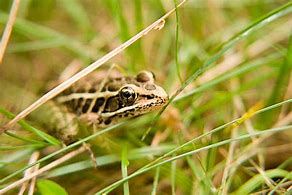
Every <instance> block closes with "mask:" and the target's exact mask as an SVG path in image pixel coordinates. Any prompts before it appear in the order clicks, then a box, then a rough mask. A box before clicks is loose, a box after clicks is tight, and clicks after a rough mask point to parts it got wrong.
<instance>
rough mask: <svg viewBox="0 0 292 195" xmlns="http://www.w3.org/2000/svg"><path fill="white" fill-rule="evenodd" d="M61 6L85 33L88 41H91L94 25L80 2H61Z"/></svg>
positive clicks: (69, 0)
mask: <svg viewBox="0 0 292 195" xmlns="http://www.w3.org/2000/svg"><path fill="white" fill-rule="evenodd" d="M59 2H60V4H61V6H62V7H63V8H64V9H65V11H66V12H67V13H68V14H69V16H70V17H71V18H72V19H73V20H74V22H75V23H76V24H77V26H78V27H79V28H80V29H81V30H82V31H83V34H84V37H85V38H86V40H90V39H91V38H92V36H93V33H94V32H93V29H92V25H91V24H90V20H89V17H88V14H87V11H86V10H85V9H84V7H83V6H82V4H81V3H80V1H77V0H61V1H59Z"/></svg>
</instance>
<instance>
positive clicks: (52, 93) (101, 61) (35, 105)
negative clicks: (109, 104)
mask: <svg viewBox="0 0 292 195" xmlns="http://www.w3.org/2000/svg"><path fill="white" fill-rule="evenodd" d="M185 2H186V0H183V1H182V2H181V3H179V4H178V5H177V8H178V7H180V6H182V5H183V4H184V3H185ZM174 11H175V8H173V9H172V10H170V11H169V12H167V13H166V14H165V15H164V16H162V17H161V18H159V19H158V20H156V21H155V22H154V23H152V24H151V25H149V26H148V27H147V28H145V29H144V30H142V31H140V32H139V33H138V34H136V35H135V36H133V37H132V38H130V39H129V40H128V41H126V42H124V43H123V44H121V45H120V46H118V47H117V48H115V49H114V50H112V51H110V52H109V53H107V54H106V55H104V56H103V57H102V58H100V59H98V60H97V61H95V62H94V63H92V64H90V65H89V66H88V67H86V68H84V69H83V70H81V71H80V72H78V73H77V74H75V75H73V76H72V77H71V78H69V79H68V80H66V81H64V82H63V83H61V84H60V85H58V86H57V87H55V88H54V89H52V90H51V91H49V92H48V93H46V94H45V95H43V96H42V97H41V98H39V99H38V100H36V101H35V102H34V103H32V104H31V105H30V106H28V107H27V108H26V109H24V110H23V111H22V112H20V113H19V114H17V116H16V117H15V118H14V119H13V120H11V121H9V122H8V123H7V124H6V125H5V126H4V127H2V128H1V129H0V134H2V133H3V132H4V131H6V130H8V129H9V128H11V127H12V126H13V125H15V124H16V123H17V122H18V121H19V120H21V119H23V118H24V117H26V116H27V115H28V114H30V113H31V112H32V111H34V110H35V109H37V108H38V107H40V106H41V105H42V104H44V103H45V102H47V101H48V100H50V99H52V98H53V97H55V96H56V95H58V94H59V93H61V92H62V91H64V90H65V89H67V88H68V87H70V86H71V85H72V84H73V83H75V82H77V81H78V80H79V79H81V78H83V77H85V76H86V75H88V74H89V73H91V72H93V71H94V70H95V69H97V68H98V67H100V66H101V65H102V64H104V63H105V62H107V61H108V60H110V59H111V58H113V57H114V56H116V55H117V54H119V53H120V52H122V51H123V50H124V49H126V48H127V47H129V46H130V45H131V44H133V43H134V42H136V41H137V40H138V39H140V38H141V37H143V36H144V35H146V34H147V33H149V32H150V31H151V30H153V29H158V30H159V29H161V28H162V25H163V24H164V22H165V19H166V18H167V17H168V16H170V14H172V13H173V12H174Z"/></svg>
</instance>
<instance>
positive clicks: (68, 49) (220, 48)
mask: <svg viewBox="0 0 292 195" xmlns="http://www.w3.org/2000/svg"><path fill="white" fill-rule="evenodd" d="M7 2H8V1H7ZM42 2H43V1H40V2H38V3H35V4H34V1H31V2H30V3H27V4H26V3H21V4H20V7H19V15H18V18H17V19H16V21H15V24H14V29H13V33H12V34H11V35H10V41H9V42H8V47H7V49H6V50H5V52H6V54H5V56H4V58H3V63H2V64H0V72H1V73H0V74H1V82H0V87H1V89H2V91H1V94H0V95H1V97H2V98H1V99H0V106H1V107H2V108H1V110H0V113H1V118H0V119H1V121H3V122H1V124H6V123H7V122H8V121H9V120H11V118H13V117H14V115H13V114H12V113H18V112H20V111H21V110H23V108H25V107H27V106H28V105H29V104H30V103H32V102H33V101H34V100H33V99H29V98H28V97H30V96H29V95H27V94H28V93H34V94H35V95H37V96H40V95H43V94H38V91H42V90H43V88H44V87H45V86H46V81H48V80H51V79H53V77H55V78H57V77H58V75H60V72H61V70H63V69H65V67H66V66H67V65H68V64H70V62H72V61H74V60H76V59H78V60H81V61H82V64H84V65H87V64H90V62H91V61H92V60H96V59H98V58H99V57H101V56H102V55H104V54H107V53H109V52H110V51H111V50H112V49H113V48H115V47H117V46H118V45H119V44H121V43H122V42H124V41H126V40H127V39H129V38H130V37H132V36H134V35H135V34H137V33H138V32H139V31H140V30H142V28H143V27H145V26H146V24H150V23H152V22H153V21H155V20H157V19H158V18H159V17H160V16H161V15H163V14H164V13H165V12H166V11H165V10H169V9H171V8H174V7H175V5H177V4H178V3H179V2H178V1H176V0H174V1H140V0H135V1H133V2H132V1H131V2H130V1H126V0H123V1H119V2H116V1H105V2H81V1H72V2H71V1H66V0H62V1H60V2H59V3H57V2H55V1H52V2H51V4H50V6H53V7H54V9H48V8H46V6H44V5H45V4H46V3H42ZM46 5H47V4H46ZM34 6H37V7H38V9H40V10H41V11H42V12H43V13H44V15H43V16H42V17H40V18H38V16H36V15H34V14H30V13H31V12H32V10H33V9H34ZM9 7H10V4H8V3H7V5H5V4H2V5H1V12H0V26H1V27H2V26H3V27H4V26H5V24H6V22H7V20H8V17H9V12H8V10H9V9H8V8H9ZM52 10H54V11H52ZM194 10H195V11H194ZM291 11H292V4H291V2H285V1H282V2H281V3H279V2H276V1H271V2H269V3H267V1H256V2H252V1H241V3H239V2H237V1H236V2H233V1H230V2H224V3H223V2H221V1H209V2H208V3H206V2H205V1H195V2H194V1H187V2H186V3H185V4H184V5H183V6H182V7H177V9H175V14H174V15H173V16H171V17H170V18H168V19H167V20H166V23H165V24H164V28H163V29H161V30H160V31H154V32H151V33H149V34H147V35H146V36H144V37H143V38H142V39H141V40H140V41H139V42H135V43H134V45H132V46H130V47H129V48H128V49H127V50H125V52H124V53H120V56H119V57H115V58H113V59H111V62H113V63H118V64H120V65H122V66H123V67H124V68H125V69H126V70H127V71H129V72H136V71H139V70H142V69H148V70H151V71H152V72H154V73H155V74H156V79H157V82H158V83H160V85H162V86H164V87H165V88H166V89H167V90H168V92H169V94H170V101H169V104H168V105H167V106H166V107H165V108H164V109H162V110H161V111H160V112H158V113H154V114H147V115H145V116H142V117H140V118H138V119H135V120H130V121H126V122H124V123H121V124H117V125H114V126H111V127H109V128H106V129H103V130H101V131H98V132H96V133H94V134H92V135H90V136H87V137H85V138H82V139H80V140H79V141H77V142H75V143H73V144H70V145H68V146H66V147H63V148H60V147H59V148H57V149H56V150H54V152H48V151H50V148H51V147H52V146H54V145H55V146H54V147H56V145H58V144H59V141H58V140H56V139H55V138H52V137H51V136H49V135H47V134H45V133H43V132H42V131H40V130H39V129H46V128H49V127H47V126H44V125H43V124H41V123H40V122H38V121H36V120H35V119H34V118H33V117H31V118H27V119H25V121H24V120H22V121H20V122H19V125H20V126H14V128H13V129H10V130H9V131H7V133H6V134H2V135H0V142H1V143H2V144H3V145H1V146H0V152H1V158H0V163H1V164H0V175H1V176H2V177H1V180H0V182H1V184H0V185H1V186H0V192H1V190H5V189H7V188H8V187H10V188H11V191H9V192H11V193H15V192H17V188H16V187H17V186H18V185H16V184H17V183H19V181H21V178H22V174H23V172H24V171H25V170H29V168H31V167H33V166H34V165H37V164H40V165H41V168H40V169H39V170H41V169H42V168H47V167H49V168H48V169H45V172H41V173H42V174H40V175H38V177H37V178H36V184H37V185H36V190H37V191H38V193H40V194H49V193H50V194H52V193H55V194H66V193H69V194H83V193H90V194H92V193H97V194H103V193H113V194H121V193H124V194H130V193H132V194H138V193H140V194H149V193H151V194H176V193H177V194H230V193H231V194H250V193H285V192H288V191H289V190H291V188H289V186H291V181H292V178H291V177H292V176H291V153H292V150H291V143H292V142H291V140H292V135H291V129H292V127H291V120H292V119H291V103H292V99H291V91H290V89H291V78H290V75H291V64H292V51H291V49H292V37H291V29H289V28H287V26H289V25H290V26H291V25H292V23H291ZM46 16H47V17H46ZM68 29H69V30H68ZM70 29H72V30H70ZM65 32H66V33H65ZM48 56H52V57H49V58H48ZM153 62H155V63H153ZM19 67H22V70H21V71H20V70H19ZM95 68H96V67H95ZM91 70H93V69H91ZM52 75H54V76H52ZM77 80H78V78H76V80H74V81H77ZM23 83H25V85H23ZM56 93H57V92H56ZM8 110H9V111H10V112H8ZM11 112H12V113H11ZM8 118H10V119H8ZM2 119H3V120H2ZM107 134H111V136H110V139H111V140H110V141H107V140H106V139H105V142H108V143H107V145H109V149H107V150H105V149H104V148H103V147H102V146H101V145H102V143H97V144H96V141H94V139H95V138H97V137H99V136H101V135H107ZM142 137H144V138H145V139H142ZM88 141H92V143H93V145H92V150H93V152H94V153H95V155H96V161H97V164H98V169H94V168H93V164H92V163H91V161H90V159H89V157H88V155H86V153H84V154H83V153H82V152H84V150H83V149H78V147H79V146H81V145H82V143H85V142H88ZM94 143H95V144H94ZM57 147H58V146H57ZM35 151H40V152H41V153H42V157H41V158H40V159H39V160H37V161H34V162H33V163H31V164H28V161H29V159H30V155H31V154H32V153H33V152H35ZM69 151H70V153H68V154H65V152H69ZM71 154H72V155H71ZM66 155H67V156H68V155H69V156H70V155H71V156H70V158H69V160H68V159H67V158H65V157H67V156H66ZM5 156H8V157H9V158H6V157H5ZM65 160H66V161H65ZM54 163H55V165H54V166H52V165H53V164H54ZM57 165H58V167H56V166H57ZM50 166H51V167H50ZM31 178H33V177H31ZM24 183H25V182H24ZM76 183H78V186H77V185H75V184H76ZM47 186H51V187H50V188H47ZM50 190H51V191H50Z"/></svg>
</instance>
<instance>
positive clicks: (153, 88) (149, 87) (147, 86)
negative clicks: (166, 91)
mask: <svg viewBox="0 0 292 195" xmlns="http://www.w3.org/2000/svg"><path fill="white" fill-rule="evenodd" d="M145 89H147V90H149V91H151V90H155V89H156V87H155V85H153V84H147V85H145Z"/></svg>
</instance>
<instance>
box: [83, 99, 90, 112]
mask: <svg viewBox="0 0 292 195" xmlns="http://www.w3.org/2000/svg"><path fill="white" fill-rule="evenodd" d="M90 104H91V99H87V100H86V101H85V104H84V105H83V107H82V113H86V112H87V111H88V108H89V106H90Z"/></svg>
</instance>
